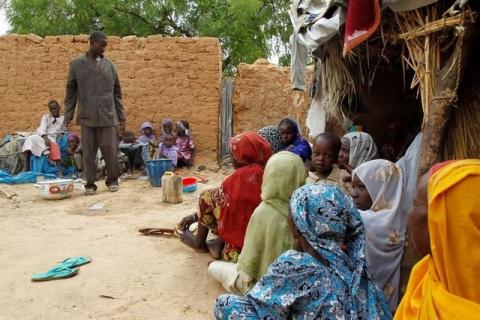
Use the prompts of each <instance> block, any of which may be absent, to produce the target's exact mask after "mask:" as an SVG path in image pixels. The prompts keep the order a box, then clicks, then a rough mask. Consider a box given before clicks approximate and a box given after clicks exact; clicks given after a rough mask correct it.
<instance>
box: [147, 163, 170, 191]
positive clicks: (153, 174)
mask: <svg viewBox="0 0 480 320" xmlns="http://www.w3.org/2000/svg"><path fill="white" fill-rule="evenodd" d="M167 171H173V163H172V160H168V159H159V160H147V175H148V179H149V180H150V184H151V185H152V187H161V186H162V176H163V174H164V173H165V172H167Z"/></svg>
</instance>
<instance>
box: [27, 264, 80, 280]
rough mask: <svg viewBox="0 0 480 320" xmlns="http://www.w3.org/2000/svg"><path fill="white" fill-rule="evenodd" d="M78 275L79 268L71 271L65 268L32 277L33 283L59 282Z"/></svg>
mask: <svg viewBox="0 0 480 320" xmlns="http://www.w3.org/2000/svg"><path fill="white" fill-rule="evenodd" d="M77 273H78V268H75V269H71V268H65V267H57V268H52V269H50V270H48V271H47V272H44V273H36V274H34V275H32V281H34V282H38V281H49V280H59V279H66V278H71V277H73V276H75V275H76V274H77Z"/></svg>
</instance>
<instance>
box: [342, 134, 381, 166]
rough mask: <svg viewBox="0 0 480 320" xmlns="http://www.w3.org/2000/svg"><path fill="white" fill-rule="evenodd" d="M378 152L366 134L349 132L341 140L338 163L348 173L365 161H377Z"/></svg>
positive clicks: (371, 139) (373, 142)
mask: <svg viewBox="0 0 480 320" xmlns="http://www.w3.org/2000/svg"><path fill="white" fill-rule="evenodd" d="M377 157H378V152H377V146H376V144H375V141H374V140H373V138H372V136H371V135H369V134H368V133H366V132H350V133H347V134H346V135H344V136H343V138H342V148H341V149H340V154H339V157H338V163H339V164H341V165H342V166H343V167H344V169H346V170H347V171H348V172H350V173H351V172H352V171H353V169H355V168H356V167H358V166H359V165H361V164H362V163H365V162H367V161H370V160H373V159H377Z"/></svg>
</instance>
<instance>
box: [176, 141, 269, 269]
mask: <svg viewBox="0 0 480 320" xmlns="http://www.w3.org/2000/svg"><path fill="white" fill-rule="evenodd" d="M230 151H231V154H232V161H233V166H234V168H235V172H233V174H231V175H230V176H229V177H227V178H226V179H225V180H224V181H223V183H222V185H221V186H220V187H219V188H213V189H209V190H206V191H204V192H202V194H201V195H200V200H199V213H198V214H196V213H195V214H193V215H190V216H187V217H185V218H183V219H182V221H181V222H180V231H182V232H181V239H182V241H183V242H184V243H185V244H187V245H188V246H190V247H192V248H193V249H195V250H196V251H198V252H210V254H211V255H212V256H213V257H214V258H215V259H221V258H223V259H224V260H226V261H232V262H236V261H237V258H238V255H239V253H240V251H241V250H242V247H243V240H244V237H245V232H246V230H247V225H248V221H249V220H250V216H251V215H252V213H253V211H254V210H255V208H256V207H257V206H258V205H259V204H260V202H261V198H260V194H261V188H262V178H263V170H264V168H265V165H266V163H267V161H268V159H269V158H270V156H271V155H272V150H271V148H270V145H269V144H268V142H267V141H266V140H264V139H263V138H262V137H261V136H260V135H259V134H257V133H255V132H244V133H242V134H239V135H237V136H235V137H234V138H232V139H231V140H230ZM196 221H198V222H199V223H198V229H197V233H196V235H195V234H193V233H192V232H191V231H190V230H189V227H190V225H191V224H192V223H194V222H196ZM209 231H212V233H213V234H216V235H218V239H216V240H212V241H206V239H207V235H208V232H209Z"/></svg>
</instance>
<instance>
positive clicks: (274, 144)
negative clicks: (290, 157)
mask: <svg viewBox="0 0 480 320" xmlns="http://www.w3.org/2000/svg"><path fill="white" fill-rule="evenodd" d="M258 134H259V135H261V136H262V138H263V139H265V140H267V142H268V143H269V144H270V147H271V148H272V154H275V153H277V152H280V151H282V150H283V142H282V136H281V135H280V131H278V128H277V127H274V126H267V127H263V128H262V129H260V130H258Z"/></svg>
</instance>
